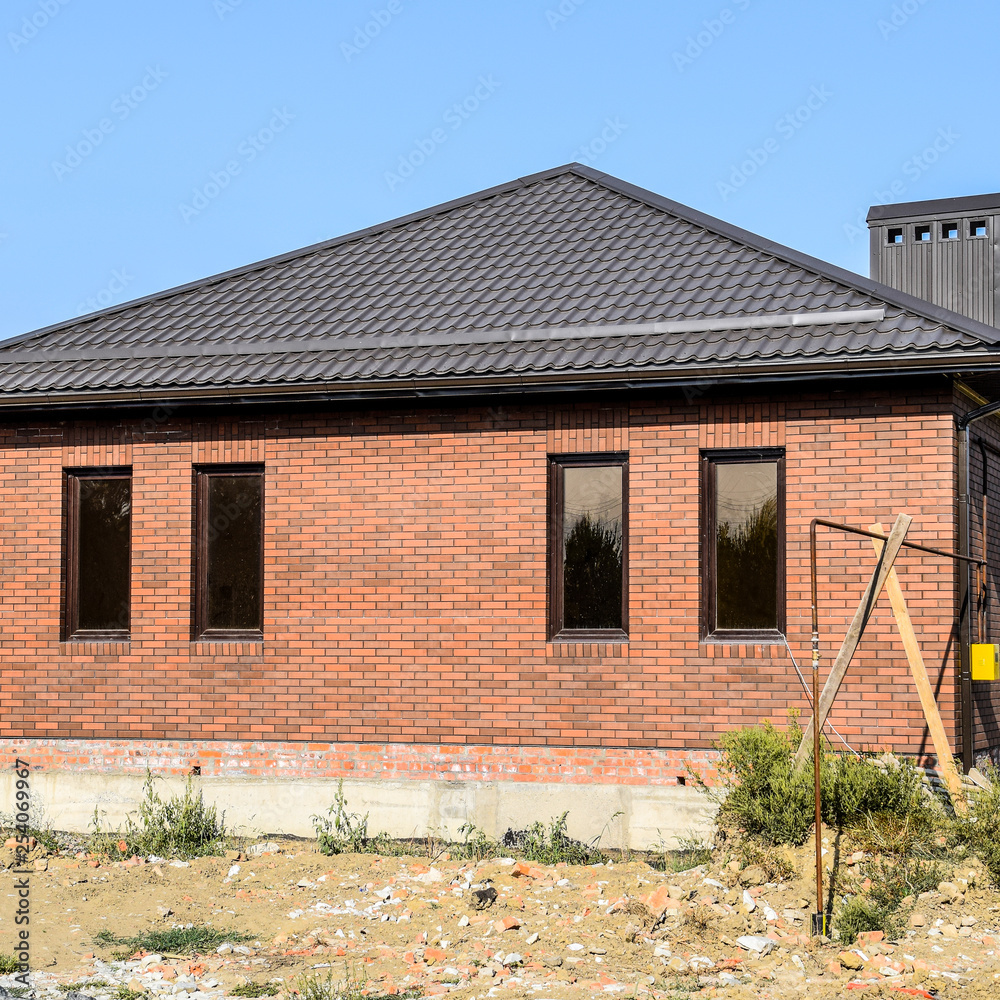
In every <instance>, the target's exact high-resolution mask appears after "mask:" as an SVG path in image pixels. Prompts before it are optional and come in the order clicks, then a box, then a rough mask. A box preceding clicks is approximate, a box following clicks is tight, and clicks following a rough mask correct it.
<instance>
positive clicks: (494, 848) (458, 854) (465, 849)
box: [450, 823, 500, 861]
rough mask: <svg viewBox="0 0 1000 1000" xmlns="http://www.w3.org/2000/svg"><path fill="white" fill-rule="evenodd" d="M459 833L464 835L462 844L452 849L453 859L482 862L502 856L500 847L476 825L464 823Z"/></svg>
mask: <svg viewBox="0 0 1000 1000" xmlns="http://www.w3.org/2000/svg"><path fill="white" fill-rule="evenodd" d="M458 832H459V833H460V834H462V843H461V844H456V845H454V846H452V847H451V848H450V853H451V855H452V857H455V858H466V859H469V860H472V861H482V860H484V859H485V858H495V857H497V856H498V855H499V854H500V845H499V844H498V843H497V842H496V841H495V840H494V839H493V838H492V837H490V836H488V835H487V834H486V833H485V832H484V831H483V830H480V829H479V827H478V826H476V825H475V823H463V824H462V826H461V827H460V828H459V831H458Z"/></svg>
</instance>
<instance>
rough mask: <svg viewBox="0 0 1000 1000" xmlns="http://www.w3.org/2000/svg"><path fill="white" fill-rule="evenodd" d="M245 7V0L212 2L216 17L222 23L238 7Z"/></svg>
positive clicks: (214, 0)
mask: <svg viewBox="0 0 1000 1000" xmlns="http://www.w3.org/2000/svg"><path fill="white" fill-rule="evenodd" d="M242 6H243V0H212V7H213V8H214V9H215V15H216V17H218V19H219V20H220V21H225V19H226V18H227V17H229V15H230V14H232V13H234V12H235V11H236V9H237V8H238V7H242Z"/></svg>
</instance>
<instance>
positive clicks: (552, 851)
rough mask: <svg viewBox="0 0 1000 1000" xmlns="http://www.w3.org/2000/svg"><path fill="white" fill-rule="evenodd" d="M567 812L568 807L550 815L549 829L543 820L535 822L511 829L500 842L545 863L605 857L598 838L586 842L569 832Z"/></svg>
mask: <svg viewBox="0 0 1000 1000" xmlns="http://www.w3.org/2000/svg"><path fill="white" fill-rule="evenodd" d="M568 815H569V813H568V811H567V812H564V813H563V814H562V815H561V816H558V817H555V818H553V819H550V820H549V826H548V829H547V830H546V828H545V825H544V824H543V823H541V822H535V823H532V825H531V826H529V827H528V828H527V829H526V830H508V831H507V832H506V833H505V834H504V835H503V837H501V838H500V846H501V847H503V848H504V849H505V850H509V851H512V852H513V853H514V854H517V855H520V856H521V857H522V858H524V859H525V860H526V861H539V862H541V863H542V864H546V865H554V864H558V863H559V862H560V861H564V862H566V864H569V865H593V864H599V863H600V862H602V861H606V860H607V859H606V857H605V856H604V854H602V853H601V851H599V850H598V849H597V841H596V840H595V841H594V842H592V843H590V844H585V843H584V842H583V841H581V840H574V839H573V838H572V837H570V836H569V835H568V834H567V833H566V817H567V816H568ZM597 839H598V840H599V839H600V838H597Z"/></svg>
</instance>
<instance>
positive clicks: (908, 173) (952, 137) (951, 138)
mask: <svg viewBox="0 0 1000 1000" xmlns="http://www.w3.org/2000/svg"><path fill="white" fill-rule="evenodd" d="M961 138H962V136H961V135H960V134H959V133H958V132H956V131H955V130H954V129H953V128H939V129H938V130H937V135H935V136H934V139H933V141H931V142H930V143H928V144H927V145H926V146H925V147H924V148H923V149H922V150H920V152H919V153H914V154H913V156H910V157H908V158H907V159H906V160H904V161H903V165H902V166H901V167H900V168H899V174H900V175H901V176H899V175H897V176H896V177H895V178H894V179H893V180H892V181H891V182H890V183H889V184H887V185H886V186H885V187H884V188H879V189H878V190H876V191H875V194H874V201H873V202H872V204H873V205H891V204H892V203H893V202H897V201H903V200H904V199H903V195H905V194H906V192H907V190H908V189H909V187H910V185H912V184H915V183H916V182H917V181H918V180H920V178H921V177H923V175H924V174H926V173H927V171H928V170H931V169H932V168H933V167H934V165H935V164H936V163H937V162H938V161H939V160H940V159H941V157H942V156H944V155H945V153H947V152H948V150H950V149H951V147H952V146H954V145H955V143H956V142H958V140H959V139H961ZM868 208H869V206H867V205H866V206H865V207H864V208H862V209H859V210H858V213H857V215H856V216H855V219H854V221H853V222H845V223H844V235H845V236H846V237H847V239H848V240H849V241H850V242H851V243H854V242H855V240H857V239H858V237H859V236H862V237H864V238H865V239H868V233H869V229H868V222H867V217H868Z"/></svg>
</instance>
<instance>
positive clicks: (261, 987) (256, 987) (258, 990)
mask: <svg viewBox="0 0 1000 1000" xmlns="http://www.w3.org/2000/svg"><path fill="white" fill-rule="evenodd" d="M278 990H279V987H278V984H277V983H251V982H247V983H240V984H239V986H234V987H233V988H232V989H231V990H227V991H226V992H227V993H228V995H229V996H231V997H270V996H274V994H275V993H277V992H278Z"/></svg>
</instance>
